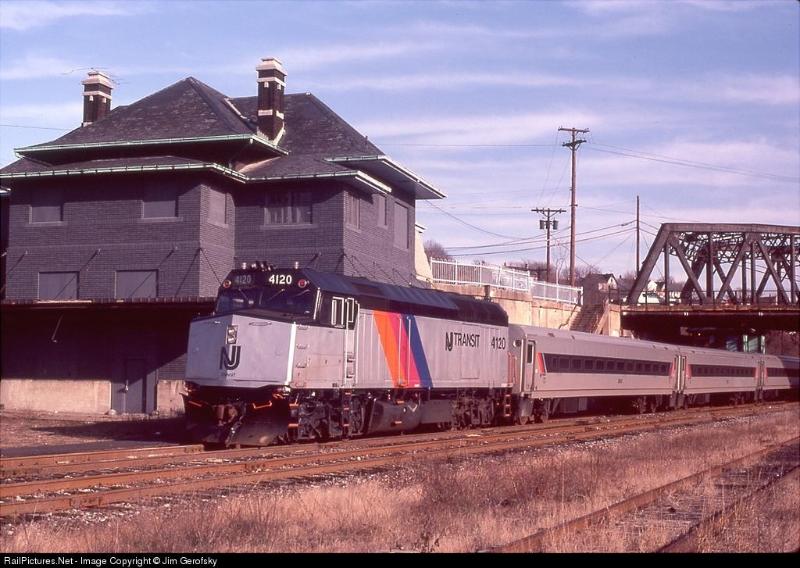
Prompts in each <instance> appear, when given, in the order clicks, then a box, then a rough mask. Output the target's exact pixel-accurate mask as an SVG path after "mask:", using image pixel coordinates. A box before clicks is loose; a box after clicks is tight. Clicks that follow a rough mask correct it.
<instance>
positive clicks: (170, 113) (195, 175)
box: [0, 59, 443, 413]
mask: <svg viewBox="0 0 800 568" xmlns="http://www.w3.org/2000/svg"><path fill="white" fill-rule="evenodd" d="M256 71H257V81H255V82H254V85H253V87H254V92H256V89H257V96H250V97H239V98H230V97H228V96H226V95H223V94H222V93H220V92H218V91H216V90H214V89H213V88H211V87H209V86H208V85H205V84H204V83H202V82H200V81H198V80H197V79H195V78H193V77H189V78H186V79H183V80H181V81H178V82H177V83H175V84H173V85H170V86H169V87H166V88H165V89H163V90H161V91H158V92H156V93H153V94H152V95H149V96H147V97H145V98H143V99H141V100H139V101H136V102H135V103H132V104H130V105H128V106H122V107H117V108H114V109H112V108H111V97H112V87H113V84H112V82H111V81H110V80H109V78H108V77H107V76H105V75H104V74H102V73H100V72H97V71H92V72H90V73H89V75H88V77H87V78H86V79H85V80H84V81H83V85H84V93H83V101H84V112H83V122H82V125H81V127H79V128H76V129H75V130H73V131H71V132H69V133H67V134H65V135H64V136H62V137H60V138H58V139H56V140H53V141H52V142H48V143H45V144H39V145H36V146H30V147H27V148H19V149H17V150H16V152H17V154H18V156H20V159H19V160H17V161H16V162H14V163H12V164H10V165H8V166H6V167H5V168H3V169H2V170H0V184H1V185H2V187H3V189H4V191H3V195H2V197H0V205H2V215H3V216H2V225H3V230H2V238H3V242H2V245H3V251H4V252H5V256H3V258H2V260H3V265H2V268H3V282H2V298H3V299H2V304H0V314H1V315H2V380H0V402H2V403H3V404H4V406H5V407H6V408H30V409H43V410H61V411H65V410H71V411H82V412H106V411H108V410H110V409H113V410H115V411H117V412H120V413H143V412H152V411H154V410H158V411H160V412H166V411H172V410H175V409H177V408H180V406H181V401H180V397H179V395H178V393H179V390H180V388H181V381H182V380H183V377H184V364H185V352H186V341H187V337H188V326H189V322H190V321H191V319H192V318H193V317H194V316H196V315H199V314H205V313H209V312H210V311H211V309H212V307H213V299H214V296H215V295H216V291H217V287H218V286H219V283H220V280H221V279H222V278H224V277H225V275H226V274H227V272H228V271H229V270H230V269H231V268H232V267H234V266H235V265H238V264H239V263H240V262H251V261H256V260H264V261H267V262H269V263H271V264H274V265H277V266H290V265H292V264H294V263H295V262H299V263H300V265H301V266H306V265H309V266H312V267H314V268H316V269H318V270H325V271H333V272H338V273H342V274H346V275H357V276H364V277H367V278H371V279H374V280H379V281H387V282H393V283H396V284H400V283H408V282H410V281H411V280H413V279H414V273H415V270H414V255H415V230H414V229H415V214H414V212H415V202H416V200H417V199H439V198H442V197H443V195H442V193H440V192H439V191H437V190H436V189H435V188H434V187H432V186H431V185H429V184H427V183H426V182H424V181H423V180H421V179H420V178H419V177H417V176H416V175H414V174H413V173H412V172H410V171H409V170H407V169H405V168H404V167H403V166H401V165H399V164H398V163H396V162H394V161H393V160H392V159H391V158H389V157H387V156H386V155H384V154H383V152H382V151H381V150H380V149H379V148H377V147H376V146H375V145H374V144H372V143H371V142H369V141H368V140H367V139H366V138H365V137H364V136H363V135H361V134H359V133H358V132H357V131H356V130H355V129H354V128H353V127H351V126H350V125H349V124H347V123H346V122H345V121H344V120H342V118H340V117H339V116H338V115H337V114H336V113H334V112H333V111H332V110H331V109H330V108H328V107H327V106H326V105H325V104H324V103H322V102H321V101H320V100H319V99H317V98H316V97H315V96H314V95H312V94H310V93H305V94H292V95H286V94H284V90H285V84H286V73H285V71H284V69H283V67H282V65H281V63H280V62H279V61H277V60H276V59H264V60H262V61H261V62H260V63H259V64H258V65H257V66H256ZM76 118H77V117H76Z"/></svg>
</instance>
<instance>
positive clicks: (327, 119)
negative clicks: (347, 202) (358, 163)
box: [230, 93, 383, 157]
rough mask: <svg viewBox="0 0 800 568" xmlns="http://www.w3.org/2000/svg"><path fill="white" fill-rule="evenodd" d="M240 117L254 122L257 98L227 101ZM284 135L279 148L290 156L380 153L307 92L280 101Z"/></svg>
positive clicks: (364, 137) (373, 154)
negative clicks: (282, 111) (284, 122)
mask: <svg viewBox="0 0 800 568" xmlns="http://www.w3.org/2000/svg"><path fill="white" fill-rule="evenodd" d="M230 102H231V104H232V105H233V106H235V107H236V108H237V109H238V110H239V112H241V114H242V115H244V116H245V117H246V118H247V119H248V120H249V121H251V122H253V123H255V120H256V118H257V115H256V105H257V103H258V97H240V98H235V99H230ZM284 109H285V116H286V119H285V120H286V134H285V135H284V136H283V138H281V139H280V141H279V146H280V147H281V148H283V149H284V150H286V151H288V152H289V153H291V154H319V155H321V156H324V157H333V156H375V155H378V154H383V152H382V151H381V150H380V148H378V147H377V146H375V145H374V144H373V143H371V142H370V141H369V140H367V137H366V136H364V135H363V134H361V133H359V132H358V131H357V130H356V129H355V128H353V127H352V126H350V125H349V124H348V123H347V122H345V120H343V119H342V117H340V116H339V115H338V114H336V113H335V112H333V111H332V110H331V109H330V108H329V107H328V106H327V105H326V104H324V103H323V102H322V101H320V100H319V99H318V98H317V97H315V96H314V95H312V94H311V93H298V94H293V95H286V97H285V98H284Z"/></svg>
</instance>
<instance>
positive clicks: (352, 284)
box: [184, 263, 799, 445]
mask: <svg viewBox="0 0 800 568" xmlns="http://www.w3.org/2000/svg"><path fill="white" fill-rule="evenodd" d="M798 364H799V362H798V360H796V359H788V358H778V357H773V356H766V355H755V354H736V353H728V352H724V351H717V350H710V349H697V348H690V347H677V346H672V345H665V344H659V343H651V342H645V341H637V340H631V339H620V338H610V337H603V336H596V335H592V334H585V333H578V332H571V331H558V330H552V329H544V328H537V327H531V326H520V325H509V324H508V316H507V315H506V313H505V311H504V310H503V309H502V308H501V307H500V306H498V305H497V304H493V303H491V302H488V301H485V300H476V299H473V298H471V297H468V296H462V295H458V294H451V293H446V292H442V291H438V290H431V289H422V288H409V287H403V286H395V285H391V284H385V283H378V282H372V281H369V280H366V279H363V278H352V277H346V276H341V275H337V274H329V273H323V272H318V271H315V270H312V269H308V268H306V269H297V268H295V269H273V268H272V267H270V266H268V265H265V264H263V263H254V264H252V265H249V266H248V267H247V268H242V269H237V270H233V271H232V272H231V273H230V274H229V275H228V276H227V278H226V279H225V281H224V282H223V283H222V286H221V287H220V289H219V295H218V299H217V305H216V308H215V312H214V314H213V315H211V316H208V317H201V318H198V319H195V320H194V321H193V322H192V324H191V328H190V332H189V346H188V360H187V369H186V376H187V391H188V394H186V395H184V399H185V400H184V401H185V408H186V418H187V429H188V434H189V437H190V438H191V439H193V440H196V441H202V442H206V443H209V444H223V445H267V444H270V443H274V442H292V441H297V440H325V439H335V438H346V437H356V436H362V435H365V434H372V433H378V432H395V431H410V430H414V429H415V428H418V427H420V426H421V425H430V426H431V427H440V428H451V427H456V428H466V427H471V426H485V425H490V424H501V423H511V422H516V423H520V422H527V421H530V420H536V421H542V420H545V419H547V417H548V415H550V414H551V413H553V412H556V411H570V410H573V411H574V410H578V409H582V408H584V407H585V406H586V405H587V404H591V405H597V404H599V403H613V404H617V405H618V404H620V403H622V404H626V405H630V406H633V407H634V408H636V409H638V410H639V411H644V410H645V409H648V410H655V409H657V408H674V407H679V406H686V405H689V404H694V403H700V402H709V401H710V400H714V399H717V400H726V401H727V400H733V401H737V400H743V399H749V400H759V399H761V398H763V397H764V396H776V395H777V394H781V393H789V392H792V389H794V390H796V389H797V388H798V373H799V370H798Z"/></svg>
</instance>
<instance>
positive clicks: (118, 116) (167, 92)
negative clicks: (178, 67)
mask: <svg viewBox="0 0 800 568" xmlns="http://www.w3.org/2000/svg"><path fill="white" fill-rule="evenodd" d="M253 133H254V129H253V128H251V126H250V125H248V124H247V123H246V121H245V120H244V119H243V118H241V117H240V116H239V115H238V114H237V113H236V112H235V111H234V109H232V108H231V107H230V105H228V104H227V103H225V95H223V94H222V93H220V92H219V91H216V90H214V89H212V88H211V87H209V86H208V85H206V84H205V83H202V82H200V81H198V80H197V79H195V78H194V77H188V78H186V79H183V80H182V81H178V82H177V83H174V84H172V85H170V86H169V87H166V88H165V89H161V90H160V91H158V92H156V93H153V94H152V95H148V96H146V97H144V98H143V99H140V100H138V101H136V102H135V103H132V104H130V105H127V106H123V107H117V108H115V109H113V110H112V111H111V112H110V113H109V114H108V116H106V117H105V118H103V119H102V120H99V121H97V122H95V123H94V124H89V125H87V126H82V127H79V128H76V129H75V130H73V131H72V132H68V133H67V134H65V135H64V136H62V137H61V138H57V139H55V140H53V141H51V142H46V143H44V144H37V145H36V146H32V148H39V147H42V146H56V145H62V144H87V143H97V142H120V141H130V140H161V139H167V138H192V137H197V138H199V137H204V136H230V135H234V134H253Z"/></svg>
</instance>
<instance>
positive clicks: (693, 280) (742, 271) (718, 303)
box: [623, 223, 800, 335]
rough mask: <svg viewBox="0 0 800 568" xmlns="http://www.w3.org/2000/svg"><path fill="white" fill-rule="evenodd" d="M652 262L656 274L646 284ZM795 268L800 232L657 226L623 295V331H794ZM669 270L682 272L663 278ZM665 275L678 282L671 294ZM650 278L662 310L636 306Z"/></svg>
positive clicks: (799, 310)
mask: <svg viewBox="0 0 800 568" xmlns="http://www.w3.org/2000/svg"><path fill="white" fill-rule="evenodd" d="M659 259H661V261H662V262H663V269H660V270H659V272H662V274H659V275H658V277H656V278H654V275H653V272H654V270H657V269H659ZM675 259H677V262H675ZM799 262H800V227H792V226H782V225H752V224H717V223H666V224H663V225H662V226H661V229H660V230H659V231H658V235H657V236H656V239H655V241H654V242H653V245H652V246H651V247H650V251H649V252H648V254H647V257H646V258H645V260H644V263H643V264H642V267H641V269H640V270H639V273H638V274H637V277H636V280H635V282H634V283H633V286H632V288H631V291H630V294H629V295H628V300H627V302H628V303H627V305H626V306H625V307H624V308H623V325H624V326H625V327H628V328H631V329H636V330H648V329H649V330H650V331H654V330H657V329H658V328H659V327H662V328H670V329H674V328H675V327H676V326H677V327H681V326H683V327H689V328H692V327H694V328H720V329H727V330H730V331H738V332H744V333H747V332H750V333H752V332H758V333H760V332H764V331H768V330H787V331H798V328H799V327H800V284H798V277H800V265H799V264H798V263H799ZM676 265H677V266H678V267H680V269H682V270H680V269H679V270H678V272H677V274H676V273H674V272H671V271H673V270H674V269H675V266H676ZM670 276H675V278H676V280H682V279H684V278H685V283H684V284H682V285H677V286H676V285H674V284H673V287H675V289H673V290H671V289H670ZM655 279H658V280H662V279H663V281H664V283H665V284H664V300H663V303H657V304H645V305H641V304H638V303H637V302H638V299H639V297H640V295H641V294H642V292H644V291H645V289H646V287H647V283H648V281H650V280H655ZM660 335H663V334H660Z"/></svg>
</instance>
